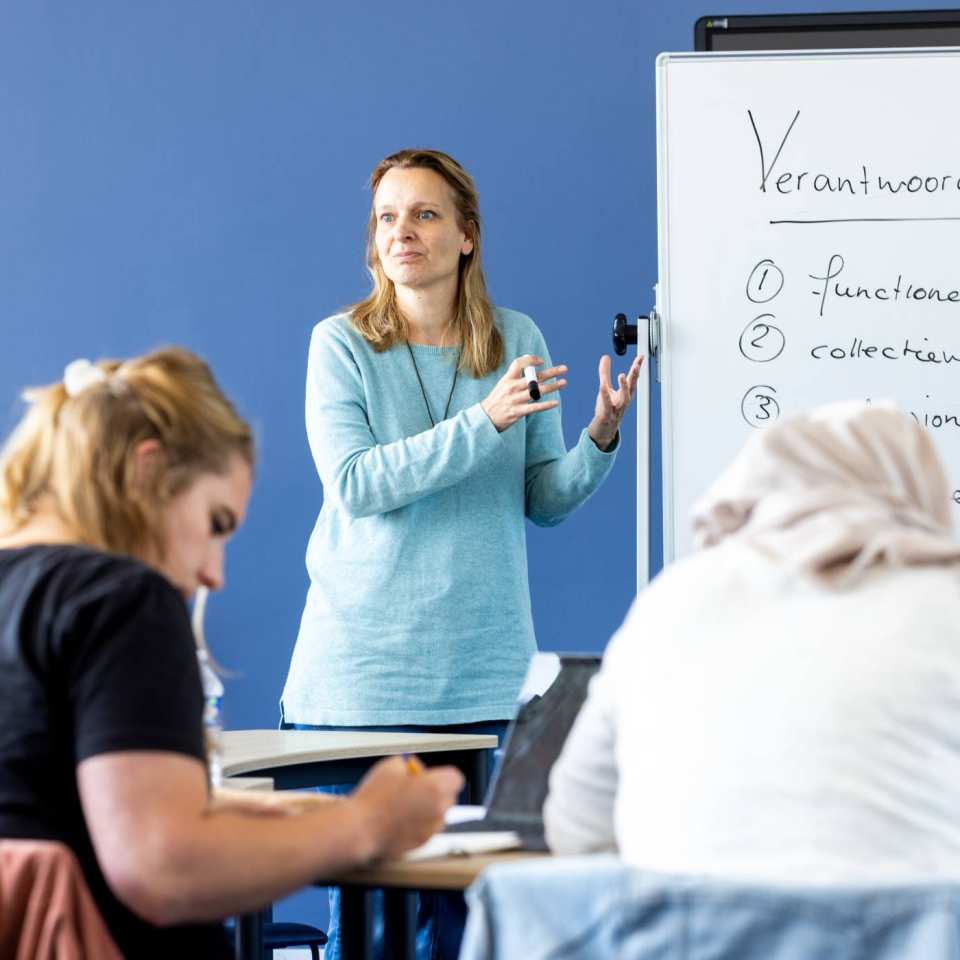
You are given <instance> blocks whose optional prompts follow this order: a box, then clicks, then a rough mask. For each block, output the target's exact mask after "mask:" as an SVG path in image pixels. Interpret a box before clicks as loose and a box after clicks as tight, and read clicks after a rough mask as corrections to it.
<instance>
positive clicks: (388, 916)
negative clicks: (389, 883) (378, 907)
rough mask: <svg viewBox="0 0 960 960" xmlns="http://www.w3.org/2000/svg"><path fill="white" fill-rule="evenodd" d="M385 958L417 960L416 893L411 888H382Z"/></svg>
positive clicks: (387, 959)
mask: <svg viewBox="0 0 960 960" xmlns="http://www.w3.org/2000/svg"><path fill="white" fill-rule="evenodd" d="M383 902H384V909H383V923H384V927H383V946H384V957H385V960H417V895H416V893H415V892H414V891H412V890H384V892H383Z"/></svg>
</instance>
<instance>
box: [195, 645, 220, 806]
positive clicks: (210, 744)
mask: <svg viewBox="0 0 960 960" xmlns="http://www.w3.org/2000/svg"><path fill="white" fill-rule="evenodd" d="M197 660H198V661H199V662H200V679H201V681H202V682H203V733H204V737H205V739H206V745H207V766H208V767H209V769H210V786H211V787H219V786H220V783H221V781H222V780H223V754H222V744H221V737H220V735H221V733H223V727H222V726H221V719H220V710H221V707H222V706H223V684H222V683H221V682H220V678H219V677H218V676H217V672H216V670H214V669H213V667H212V665H211V664H210V657H209V656H208V654H207V651H206V650H205V649H203V648H201V649H199V650H197Z"/></svg>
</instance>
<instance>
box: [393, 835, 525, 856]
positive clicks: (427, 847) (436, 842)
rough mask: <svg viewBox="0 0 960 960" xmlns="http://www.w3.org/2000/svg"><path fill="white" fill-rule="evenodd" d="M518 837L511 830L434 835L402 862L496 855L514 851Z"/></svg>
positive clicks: (518, 842) (409, 853)
mask: <svg viewBox="0 0 960 960" xmlns="http://www.w3.org/2000/svg"><path fill="white" fill-rule="evenodd" d="M519 846H521V843H520V837H519V836H517V834H515V833H514V832H513V831H512V830H496V831H494V830H491V831H488V832H486V833H435V834H434V835H433V836H432V837H431V838H430V839H429V840H428V841H427V842H426V843H424V844H421V845H420V846H419V847H415V848H414V849H413V850H410V851H409V852H408V853H406V854H404V857H403V859H404V860H429V859H430V858H431V857H457V856H461V857H466V856H469V855H470V854H472V853H496V852H497V851H498V850H516V849H517V848H518V847H519Z"/></svg>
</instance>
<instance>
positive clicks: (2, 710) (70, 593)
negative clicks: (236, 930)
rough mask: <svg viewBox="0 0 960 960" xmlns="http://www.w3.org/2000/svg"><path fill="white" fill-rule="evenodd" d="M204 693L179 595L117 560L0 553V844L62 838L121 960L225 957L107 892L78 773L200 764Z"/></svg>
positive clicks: (187, 930) (200, 938)
mask: <svg viewBox="0 0 960 960" xmlns="http://www.w3.org/2000/svg"><path fill="white" fill-rule="evenodd" d="M202 714H203V691H202V688H201V685H200V674H199V670H198V668H197V655H196V650H195V647H194V644H193V637H192V634H191V630H190V621H189V618H188V616H187V610H186V606H185V604H184V602H183V599H182V598H181V597H180V595H179V594H178V593H177V592H176V590H175V589H174V588H173V586H172V585H171V584H170V583H169V582H168V581H167V580H166V579H165V578H164V577H162V576H161V575H160V574H159V573H156V572H155V571H153V570H150V569H149V568H147V567H145V566H144V565H142V564H140V563H138V562H136V561H135V560H132V559H130V558H127V557H120V556H114V555H111V554H107V553H101V552H98V551H95V550H89V549H86V548H83V547H75V546H34V547H26V548H22V549H18V550H0V837H13V838H19V839H41V840H59V841H61V842H63V843H65V844H66V845H67V846H68V847H70V848H71V849H72V850H73V851H74V853H75V854H76V855H77V858H78V859H79V861H80V865H81V867H82V868H83V873H84V875H85V877H86V880H87V884H88V886H89V887H90V892H91V893H92V894H93V897H94V899H95V900H96V902H97V905H98V907H99V908H100V913H101V914H102V916H103V918H104V920H105V921H106V924H107V926H108V927H109V929H110V932H111V933H112V934H113V937H114V939H115V940H116V942H117V945H118V946H119V947H120V949H121V951H122V952H123V954H124V956H126V957H128V958H131V960H140V958H150V957H158V958H159V957H164V958H169V957H175V956H178V955H179V956H183V957H188V956H189V957H194V956H202V957H225V956H228V955H229V952H228V944H227V940H226V937H225V935H224V932H223V928H222V927H221V926H220V925H219V924H196V925H193V924H192V925H183V926H176V927H164V928H160V927H156V926H153V925H151V924H149V923H147V922H145V921H144V920H141V919H140V918H139V917H138V916H136V915H135V914H134V913H132V912H131V911H130V910H129V909H127V907H125V906H124V905H123V904H122V903H121V902H120V901H119V900H117V898H116V897H115V896H114V895H113V893H112V892H111V891H110V889H109V887H108V886H107V884H106V882H105V880H104V878H103V874H102V873H101V871H100V867H99V865H98V863H97V859H96V856H95V855H94V852H93V847H92V845H91V842H90V835H89V834H88V833H87V827H86V823H85V821H84V818H83V811H82V808H81V806H80V796H79V793H78V790H77V781H76V768H77V764H78V763H80V762H81V761H82V760H85V759H87V758H88V757H93V756H96V755H97V754H102V753H112V752H115V751H118V750H162V751H170V752H173V753H182V754H187V755H189V756H191V757H197V758H199V759H201V760H203V759H204V745H203V728H202Z"/></svg>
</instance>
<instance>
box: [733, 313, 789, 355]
mask: <svg viewBox="0 0 960 960" xmlns="http://www.w3.org/2000/svg"><path fill="white" fill-rule="evenodd" d="M774 319H776V318H775V317H774V315H773V314H772V313H761V314H760V316H759V317H754V318H753V320H751V321H750V322H749V323H748V324H747V325H746V326H745V327H744V328H743V333H741V334H740V353H742V354H743V356H745V357H746V358H747V359H748V360H753V361H755V362H756V363H769V362H770V361H771V360H776V358H777V357H779V356H780V354H781V353H783V348H784V347H785V346H786V345H787V340H786V337H784V335H783V331H782V330H781V329H780V328H779V327H778V326H775V325H774V324H773V323H771V322H770V321H772V320H774Z"/></svg>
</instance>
